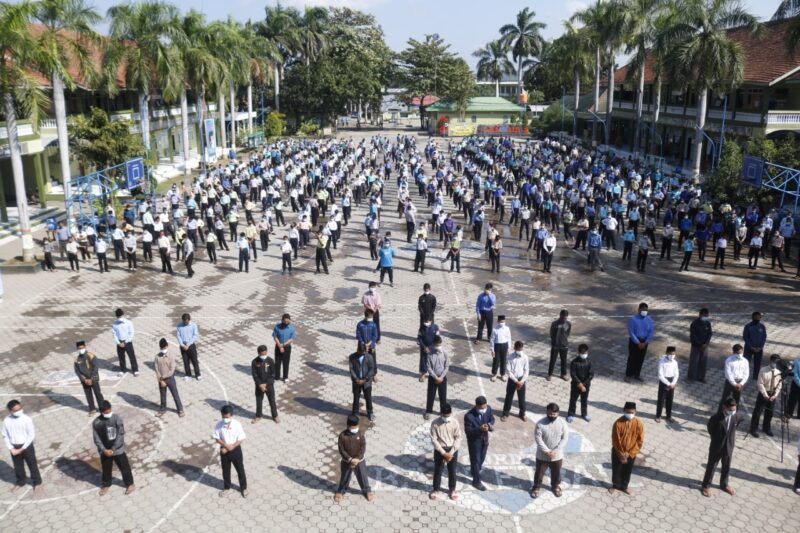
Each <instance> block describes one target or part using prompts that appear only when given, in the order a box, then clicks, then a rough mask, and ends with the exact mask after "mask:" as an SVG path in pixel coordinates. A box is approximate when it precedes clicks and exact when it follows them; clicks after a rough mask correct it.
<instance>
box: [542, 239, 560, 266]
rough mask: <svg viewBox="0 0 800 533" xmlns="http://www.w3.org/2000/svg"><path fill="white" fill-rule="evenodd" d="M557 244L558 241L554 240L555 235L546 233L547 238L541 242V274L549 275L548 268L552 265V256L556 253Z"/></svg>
mask: <svg viewBox="0 0 800 533" xmlns="http://www.w3.org/2000/svg"><path fill="white" fill-rule="evenodd" d="M557 242H558V239H556V236H555V234H553V233H550V232H547V237H545V239H544V241H542V251H543V254H542V262H543V263H544V266H543V267H542V272H547V273H548V274H550V266H551V265H552V264H553V254H554V253H555V251H556V243H557Z"/></svg>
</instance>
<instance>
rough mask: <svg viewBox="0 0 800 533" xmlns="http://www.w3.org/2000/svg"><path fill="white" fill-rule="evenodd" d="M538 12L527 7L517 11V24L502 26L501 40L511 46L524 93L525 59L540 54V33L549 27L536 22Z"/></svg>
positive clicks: (518, 78)
mask: <svg viewBox="0 0 800 533" xmlns="http://www.w3.org/2000/svg"><path fill="white" fill-rule="evenodd" d="M535 17H536V13H535V12H533V11H531V10H530V9H529V8H527V7H526V8H525V9H523V10H522V11H520V12H519V13H517V21H516V23H515V24H506V25H504V26H503V27H501V28H500V34H501V35H502V37H501V40H502V41H503V42H504V44H505V45H507V46H510V47H511V56H512V57H513V58H514V59H515V60H516V62H517V90H518V91H519V94H522V70H523V61H525V60H526V59H527V58H529V57H532V56H538V55H539V54H540V53H541V51H542V36H541V34H540V33H539V31H540V30H543V29H545V28H546V27H547V25H546V24H543V23H541V22H536V21H535V20H534V18H535Z"/></svg>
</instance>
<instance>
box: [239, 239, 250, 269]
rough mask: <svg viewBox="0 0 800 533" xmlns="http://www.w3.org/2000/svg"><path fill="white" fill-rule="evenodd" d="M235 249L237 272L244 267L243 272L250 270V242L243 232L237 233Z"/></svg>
mask: <svg viewBox="0 0 800 533" xmlns="http://www.w3.org/2000/svg"><path fill="white" fill-rule="evenodd" d="M236 249H237V250H239V272H241V271H242V269H244V272H245V274H247V273H248V272H250V242H249V241H248V240H247V238H246V237H245V236H244V232H242V233H240V234H239V239H238V240H237V241H236Z"/></svg>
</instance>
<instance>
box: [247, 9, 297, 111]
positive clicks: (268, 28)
mask: <svg viewBox="0 0 800 533" xmlns="http://www.w3.org/2000/svg"><path fill="white" fill-rule="evenodd" d="M264 11H265V17H264V20H263V21H259V22H258V23H257V24H256V25H255V27H256V31H257V32H258V33H259V34H260V35H262V36H263V37H266V38H267V39H268V40H269V41H270V42H271V43H272V44H273V45H274V46H276V47H277V49H278V52H279V55H280V59H279V60H278V61H275V63H274V69H275V72H274V76H273V81H274V83H275V87H274V93H275V109H276V110H277V111H280V109H281V101H280V90H281V83H282V82H283V69H284V65H285V63H286V61H288V60H289V58H291V57H293V56H294V54H295V53H296V52H297V51H298V50H300V48H301V37H300V32H299V30H298V24H299V23H298V20H299V18H300V15H299V13H298V12H297V10H296V9H294V8H286V7H283V6H281V5H280V4H277V5H275V6H269V5H268V6H266V7H265V8H264Z"/></svg>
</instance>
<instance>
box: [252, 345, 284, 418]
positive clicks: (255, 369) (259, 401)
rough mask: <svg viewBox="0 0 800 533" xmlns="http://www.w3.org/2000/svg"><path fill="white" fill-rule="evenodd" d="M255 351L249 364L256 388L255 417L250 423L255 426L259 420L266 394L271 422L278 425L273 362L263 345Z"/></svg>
mask: <svg viewBox="0 0 800 533" xmlns="http://www.w3.org/2000/svg"><path fill="white" fill-rule="evenodd" d="M256 351H257V352H258V355H257V356H256V357H255V359H253V361H252V362H251V363H250V374H251V375H252V376H253V382H254V383H255V386H256V416H255V418H253V420H252V421H251V422H250V423H251V424H255V423H257V422H258V421H259V420H261V417H262V413H263V406H264V395H265V394H266V396H267V401H268V402H269V410H270V414H271V415H272V421H273V422H275V423H276V424H280V423H281V420H280V418H278V407H277V406H276V404H275V361H273V360H272V358H271V357H270V356H269V352H268V351H267V347H266V346H265V345H263V344H262V345H261V346H259V347H258V348H257V349H256Z"/></svg>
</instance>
